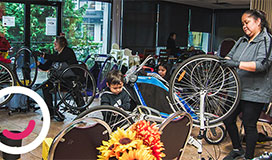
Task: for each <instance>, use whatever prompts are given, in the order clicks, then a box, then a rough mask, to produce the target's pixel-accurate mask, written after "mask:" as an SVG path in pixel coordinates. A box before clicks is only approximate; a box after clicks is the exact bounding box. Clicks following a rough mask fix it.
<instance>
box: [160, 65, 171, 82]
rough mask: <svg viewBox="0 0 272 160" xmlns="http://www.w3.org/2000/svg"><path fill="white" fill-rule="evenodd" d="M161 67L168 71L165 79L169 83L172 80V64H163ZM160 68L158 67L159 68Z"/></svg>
mask: <svg viewBox="0 0 272 160" xmlns="http://www.w3.org/2000/svg"><path fill="white" fill-rule="evenodd" d="M159 66H162V67H163V68H165V69H166V73H165V76H164V77H163V78H164V79H165V80H167V81H169V80H170V78H171V73H170V72H171V69H172V67H171V65H170V64H168V63H161V64H160V65H159ZM159 66H158V67H159Z"/></svg>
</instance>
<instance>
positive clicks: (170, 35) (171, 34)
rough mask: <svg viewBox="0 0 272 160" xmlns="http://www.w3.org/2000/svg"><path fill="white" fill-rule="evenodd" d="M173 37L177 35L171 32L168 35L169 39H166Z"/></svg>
mask: <svg viewBox="0 0 272 160" xmlns="http://www.w3.org/2000/svg"><path fill="white" fill-rule="evenodd" d="M174 35H177V34H176V33H175V32H171V33H170V34H169V37H168V39H169V38H172V37H173V36H174Z"/></svg>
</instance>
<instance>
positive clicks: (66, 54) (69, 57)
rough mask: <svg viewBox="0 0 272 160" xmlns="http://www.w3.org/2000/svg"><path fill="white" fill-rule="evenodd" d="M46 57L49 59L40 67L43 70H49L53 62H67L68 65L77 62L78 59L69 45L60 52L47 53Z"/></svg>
mask: <svg viewBox="0 0 272 160" xmlns="http://www.w3.org/2000/svg"><path fill="white" fill-rule="evenodd" d="M44 59H47V61H46V62H45V63H44V64H40V65H39V66H38V67H39V68H40V69H41V70H44V71H46V70H48V69H50V67H51V66H52V63H53V62H66V63H67V64H68V65H72V64H77V59H76V55H75V53H74V51H73V50H72V49H71V48H69V47H64V49H63V50H62V52H60V53H59V54H45V57H44Z"/></svg>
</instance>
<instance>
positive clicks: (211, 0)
mask: <svg viewBox="0 0 272 160" xmlns="http://www.w3.org/2000/svg"><path fill="white" fill-rule="evenodd" d="M164 1H170V2H176V3H182V4H187V5H191V6H198V7H204V8H211V9H235V8H236V9H238V8H239V9H241V8H245V9H247V8H249V6H250V0H164Z"/></svg>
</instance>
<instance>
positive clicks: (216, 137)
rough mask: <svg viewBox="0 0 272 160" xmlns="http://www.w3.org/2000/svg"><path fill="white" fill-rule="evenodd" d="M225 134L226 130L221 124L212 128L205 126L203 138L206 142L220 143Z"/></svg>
mask: <svg viewBox="0 0 272 160" xmlns="http://www.w3.org/2000/svg"><path fill="white" fill-rule="evenodd" d="M213 132H214V133H213ZM226 136H227V132H226V130H225V128H224V127H223V126H222V125H221V126H217V127H213V128H207V129H206V130H205V131H204V139H205V141H206V142H207V143H208V144H220V143H221V142H223V141H224V139H225V137H226Z"/></svg>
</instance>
